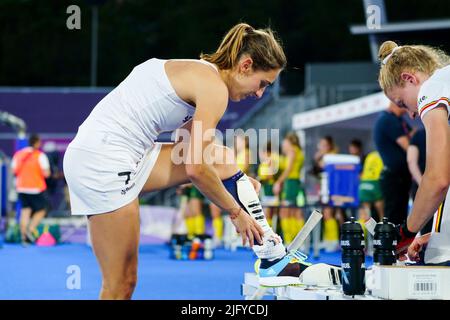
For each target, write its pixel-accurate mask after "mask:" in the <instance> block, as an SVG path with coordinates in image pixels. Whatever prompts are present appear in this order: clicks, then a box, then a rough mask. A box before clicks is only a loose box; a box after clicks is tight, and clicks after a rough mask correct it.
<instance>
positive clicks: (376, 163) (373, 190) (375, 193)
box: [358, 151, 383, 202]
mask: <svg viewBox="0 0 450 320" xmlns="http://www.w3.org/2000/svg"><path fill="white" fill-rule="evenodd" d="M382 170H383V160H382V159H381V157H380V155H379V153H378V152H377V151H372V152H371V153H369V154H368V155H367V157H366V160H365V161H364V166H363V171H362V174H361V181H360V184H359V190H358V197H359V201H360V202H375V201H378V200H381V199H382V198H383V196H382V194H381V188H380V182H379V180H380V175H381V171H382Z"/></svg>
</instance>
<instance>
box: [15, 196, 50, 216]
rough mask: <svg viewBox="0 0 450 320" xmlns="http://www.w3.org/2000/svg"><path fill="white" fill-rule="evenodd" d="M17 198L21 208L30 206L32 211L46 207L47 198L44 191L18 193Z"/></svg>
mask: <svg viewBox="0 0 450 320" xmlns="http://www.w3.org/2000/svg"><path fill="white" fill-rule="evenodd" d="M19 200H20V204H21V205H22V208H31V211H32V212H37V211H40V210H43V209H45V208H47V199H46V197H45V194H44V192H41V193H37V194H29V193H19Z"/></svg>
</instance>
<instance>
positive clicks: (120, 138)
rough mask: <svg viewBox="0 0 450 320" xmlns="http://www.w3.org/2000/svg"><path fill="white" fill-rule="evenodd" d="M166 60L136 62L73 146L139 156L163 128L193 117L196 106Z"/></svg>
mask: <svg viewBox="0 0 450 320" xmlns="http://www.w3.org/2000/svg"><path fill="white" fill-rule="evenodd" d="M166 61H167V60H160V59H155V58H153V59H150V60H147V61H145V62H144V63H142V64H140V65H138V66H136V67H135V68H134V69H133V71H132V72H131V73H130V74H129V75H128V76H127V77H126V78H125V80H124V81H122V82H121V83H120V84H119V86H117V87H116V88H115V89H114V90H112V91H111V92H110V93H109V94H108V95H107V96H106V97H104V98H103V99H102V100H101V101H100V102H99V103H98V104H97V106H96V107H95V108H94V110H93V111H92V112H91V114H90V115H89V117H88V118H87V119H86V120H85V121H84V122H83V124H82V125H81V126H80V127H79V129H78V133H77V135H76V137H75V139H74V140H73V141H72V143H71V144H70V146H71V147H76V148H78V149H84V150H87V151H96V150H99V147H104V146H105V145H108V146H109V148H110V151H111V152H115V151H116V150H115V148H117V149H118V150H120V151H122V150H127V151H129V152H130V153H131V154H132V156H133V158H134V159H136V158H138V159H140V158H142V156H143V154H144V153H145V151H146V150H148V149H150V148H152V147H153V145H154V143H155V140H156V138H157V136H158V135H159V134H160V133H161V132H163V131H173V130H175V129H177V128H179V127H181V126H182V125H183V124H184V123H186V122H187V121H189V120H190V119H192V117H193V114H194V111H195V108H194V107H193V106H191V105H190V104H188V103H186V102H185V101H183V100H182V99H181V98H179V97H178V95H177V94H176V92H175V90H174V89H173V87H172V85H171V83H170V81H169V78H168V77H167V74H166V72H165V69H164V64H165V62H166ZM193 61H199V62H202V63H205V64H209V65H211V66H213V67H214V68H216V67H215V66H214V65H213V64H211V63H209V62H206V61H204V60H193ZM216 70H217V69H216Z"/></svg>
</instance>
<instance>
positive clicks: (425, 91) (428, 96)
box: [417, 66, 450, 119]
mask: <svg viewBox="0 0 450 320" xmlns="http://www.w3.org/2000/svg"><path fill="white" fill-rule="evenodd" d="M440 104H443V105H445V106H446V107H447V111H448V113H449V116H450V66H446V67H444V68H442V69H438V70H436V71H435V72H434V73H433V75H432V76H431V77H430V78H428V79H427V80H426V81H425V82H424V83H423V84H422V86H421V87H420V90H419V101H418V102H417V107H418V110H419V115H420V117H421V118H422V119H423V117H424V116H425V115H426V114H427V113H428V112H429V111H431V110H433V109H434V108H436V107H437V106H438V105H440Z"/></svg>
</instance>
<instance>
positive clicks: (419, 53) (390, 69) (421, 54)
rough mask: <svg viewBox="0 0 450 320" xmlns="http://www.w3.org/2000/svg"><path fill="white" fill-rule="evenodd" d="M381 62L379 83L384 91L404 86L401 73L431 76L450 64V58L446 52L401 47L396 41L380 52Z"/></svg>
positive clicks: (427, 48)
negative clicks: (420, 73)
mask: <svg viewBox="0 0 450 320" xmlns="http://www.w3.org/2000/svg"><path fill="white" fill-rule="evenodd" d="M378 59H379V60H380V62H381V69H380V74H379V76H378V82H379V83H380V87H381V88H382V89H383V91H386V90H389V89H392V88H393V87H395V86H403V84H404V81H403V80H402V79H401V73H402V72H404V71H409V72H423V73H425V74H427V75H431V74H433V73H434V71H436V70H437V69H440V68H442V67H444V66H446V65H449V64H450V57H449V56H448V55H446V54H445V52H444V51H442V50H440V49H436V48H433V47H429V46H424V45H406V46H401V47H399V46H398V45H397V44H396V43H395V42H394V41H385V42H383V44H382V45H381V47H380V50H379V51H378Z"/></svg>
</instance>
